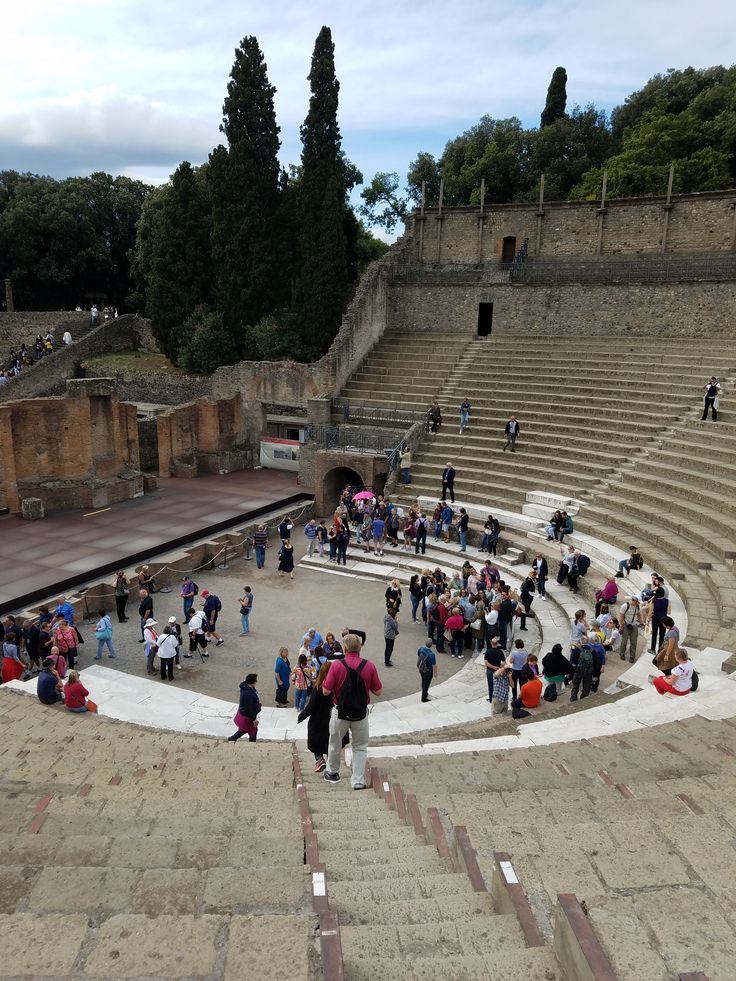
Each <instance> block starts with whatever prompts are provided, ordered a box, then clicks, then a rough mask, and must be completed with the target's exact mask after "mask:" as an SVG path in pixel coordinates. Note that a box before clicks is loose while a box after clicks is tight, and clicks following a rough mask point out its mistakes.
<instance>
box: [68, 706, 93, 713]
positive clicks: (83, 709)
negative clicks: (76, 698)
mask: <svg viewBox="0 0 736 981" xmlns="http://www.w3.org/2000/svg"><path fill="white" fill-rule="evenodd" d="M69 711H70V712H89V709H88V708H87V706H86V705H80V706H79V708H75V709H69Z"/></svg>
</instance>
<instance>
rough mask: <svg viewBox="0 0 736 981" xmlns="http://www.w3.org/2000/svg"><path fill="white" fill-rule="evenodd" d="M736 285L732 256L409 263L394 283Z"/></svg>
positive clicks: (518, 257)
mask: <svg viewBox="0 0 736 981" xmlns="http://www.w3.org/2000/svg"><path fill="white" fill-rule="evenodd" d="M719 280H729V281H730V280H736V254H734V255H712V254H711V255H701V256H699V255H690V256H676V255H667V256H664V255H654V256H615V255H607V256H606V255H604V256H590V257H588V256H570V257H569V258H557V259H537V258H529V257H528V256H527V255H526V253H524V254H523V255H522V252H521V250H520V251H519V253H518V254H517V255H516V257H515V258H514V260H513V261H512V262H504V263H501V262H497V261H495V260H493V261H486V262H482V263H407V264H405V265H403V266H399V267H397V269H396V271H395V273H394V282H395V283H407V284H410V285H420V286H472V285H484V284H502V283H517V284H522V285H529V286H543V285H556V284H560V285H562V284H565V283H601V284H606V283H611V284H617V283H668V282H669V283H672V282H698V281H715V282H717V281H719Z"/></svg>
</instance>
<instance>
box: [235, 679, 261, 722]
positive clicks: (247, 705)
mask: <svg viewBox="0 0 736 981" xmlns="http://www.w3.org/2000/svg"><path fill="white" fill-rule="evenodd" d="M238 711H239V712H240V714H241V715H244V716H245V717H246V718H247V719H256V718H258V713H259V712H260V711H261V700H260V698H259V697H258V692H257V691H256V690H255V688H253V687H252V686H251V685H248V684H246V683H245V682H244V681H241V682H240V702H239V704H238Z"/></svg>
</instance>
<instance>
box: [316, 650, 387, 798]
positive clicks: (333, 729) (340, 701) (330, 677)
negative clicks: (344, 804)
mask: <svg viewBox="0 0 736 981" xmlns="http://www.w3.org/2000/svg"><path fill="white" fill-rule="evenodd" d="M343 650H344V651H345V657H344V658H340V659H339V660H336V661H333V662H332V664H331V665H330V670H329V671H328V673H327V677H326V678H325V680H324V684H323V685H322V691H323V693H324V694H325V695H332V701H333V706H332V715H331V716H330V743H329V748H328V751H327V769H326V770H325V780H326V781H327V782H328V783H339V782H340V754H341V751H342V740H343V737H344V736H345V733H346V732H349V733H350V744H351V747H352V751H353V773H352V777H351V780H350V783H351V785H352V788H353V790H365V763H366V759H367V758H368V733H369V728H368V705H369V704H370V700H371V694H373V695H376V696H378V695H380V694H381V692H382V690H383V688H382V686H381V679H380V678H379V677H378V671H377V670H376V666H375V664H373V662H372V661H368V660H367V659H366V658H363V657H361V654H360V650H361V643H360V638H359V637H357V636H356V635H355V634H347V635H346V636H345V637H343Z"/></svg>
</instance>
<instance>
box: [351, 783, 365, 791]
mask: <svg viewBox="0 0 736 981" xmlns="http://www.w3.org/2000/svg"><path fill="white" fill-rule="evenodd" d="M353 790H365V784H364V783H356V785H355V786H354V787H353Z"/></svg>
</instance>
